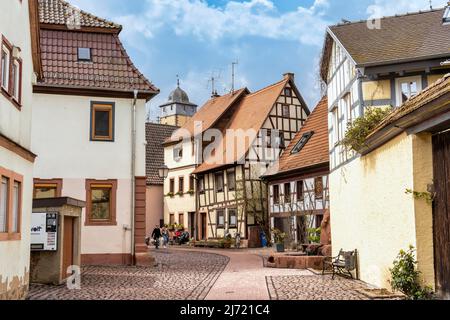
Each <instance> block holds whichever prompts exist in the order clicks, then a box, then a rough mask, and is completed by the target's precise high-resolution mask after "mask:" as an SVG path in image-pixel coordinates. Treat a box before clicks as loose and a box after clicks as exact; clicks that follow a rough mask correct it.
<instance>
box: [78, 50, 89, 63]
mask: <svg viewBox="0 0 450 320" xmlns="http://www.w3.org/2000/svg"><path fill="white" fill-rule="evenodd" d="M78 61H84V62H90V61H92V56H91V48H78Z"/></svg>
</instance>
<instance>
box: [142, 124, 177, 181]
mask: <svg viewBox="0 0 450 320" xmlns="http://www.w3.org/2000/svg"><path fill="white" fill-rule="evenodd" d="M176 129H178V127H174V126H169V125H165V124H158V123H146V125H145V134H146V139H147V146H146V176H147V184H148V185H163V184H164V179H162V178H160V177H159V172H158V171H159V170H158V169H159V168H160V167H161V166H162V165H164V146H163V142H164V140H165V139H167V138H168V137H170V135H171V134H172V133H173V132H174V131H175V130H176Z"/></svg>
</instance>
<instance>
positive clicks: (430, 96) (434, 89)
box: [368, 73, 450, 139]
mask: <svg viewBox="0 0 450 320" xmlns="http://www.w3.org/2000/svg"><path fill="white" fill-rule="evenodd" d="M447 93H450V73H449V74H447V75H445V76H444V77H443V78H442V79H440V80H438V81H436V82H435V83H434V84H432V85H430V86H429V87H427V88H426V89H424V90H422V92H420V93H419V94H418V95H416V96H415V97H413V98H411V99H409V100H408V101H406V102H405V103H404V104H403V105H402V106H401V107H400V108H398V109H395V110H394V111H393V112H392V113H391V114H390V115H388V116H387V117H386V118H385V119H384V120H383V121H382V122H381V123H380V124H379V125H378V126H377V127H376V128H375V129H374V130H373V132H372V133H371V134H370V135H369V136H368V139H369V138H370V137H372V136H373V135H375V134H376V133H377V132H379V131H381V130H382V129H383V128H385V127H387V126H388V125H390V124H392V123H394V122H395V121H397V120H399V119H400V118H402V117H404V116H407V115H408V114H410V113H412V112H414V111H416V110H418V109H420V108H421V107H423V106H425V105H426V104H428V103H430V102H431V101H433V100H436V99H437V98H439V97H441V96H443V95H444V94H447Z"/></svg>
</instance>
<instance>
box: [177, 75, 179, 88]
mask: <svg viewBox="0 0 450 320" xmlns="http://www.w3.org/2000/svg"><path fill="white" fill-rule="evenodd" d="M177 87H178V88H179V87H180V76H179V75H178V74H177Z"/></svg>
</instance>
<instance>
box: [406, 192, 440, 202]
mask: <svg viewBox="0 0 450 320" xmlns="http://www.w3.org/2000/svg"><path fill="white" fill-rule="evenodd" d="M405 193H406V194H412V195H413V197H414V199H418V200H425V201H426V202H427V203H428V204H432V203H433V200H434V194H433V193H431V192H418V191H414V190H411V189H406V192H405Z"/></svg>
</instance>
